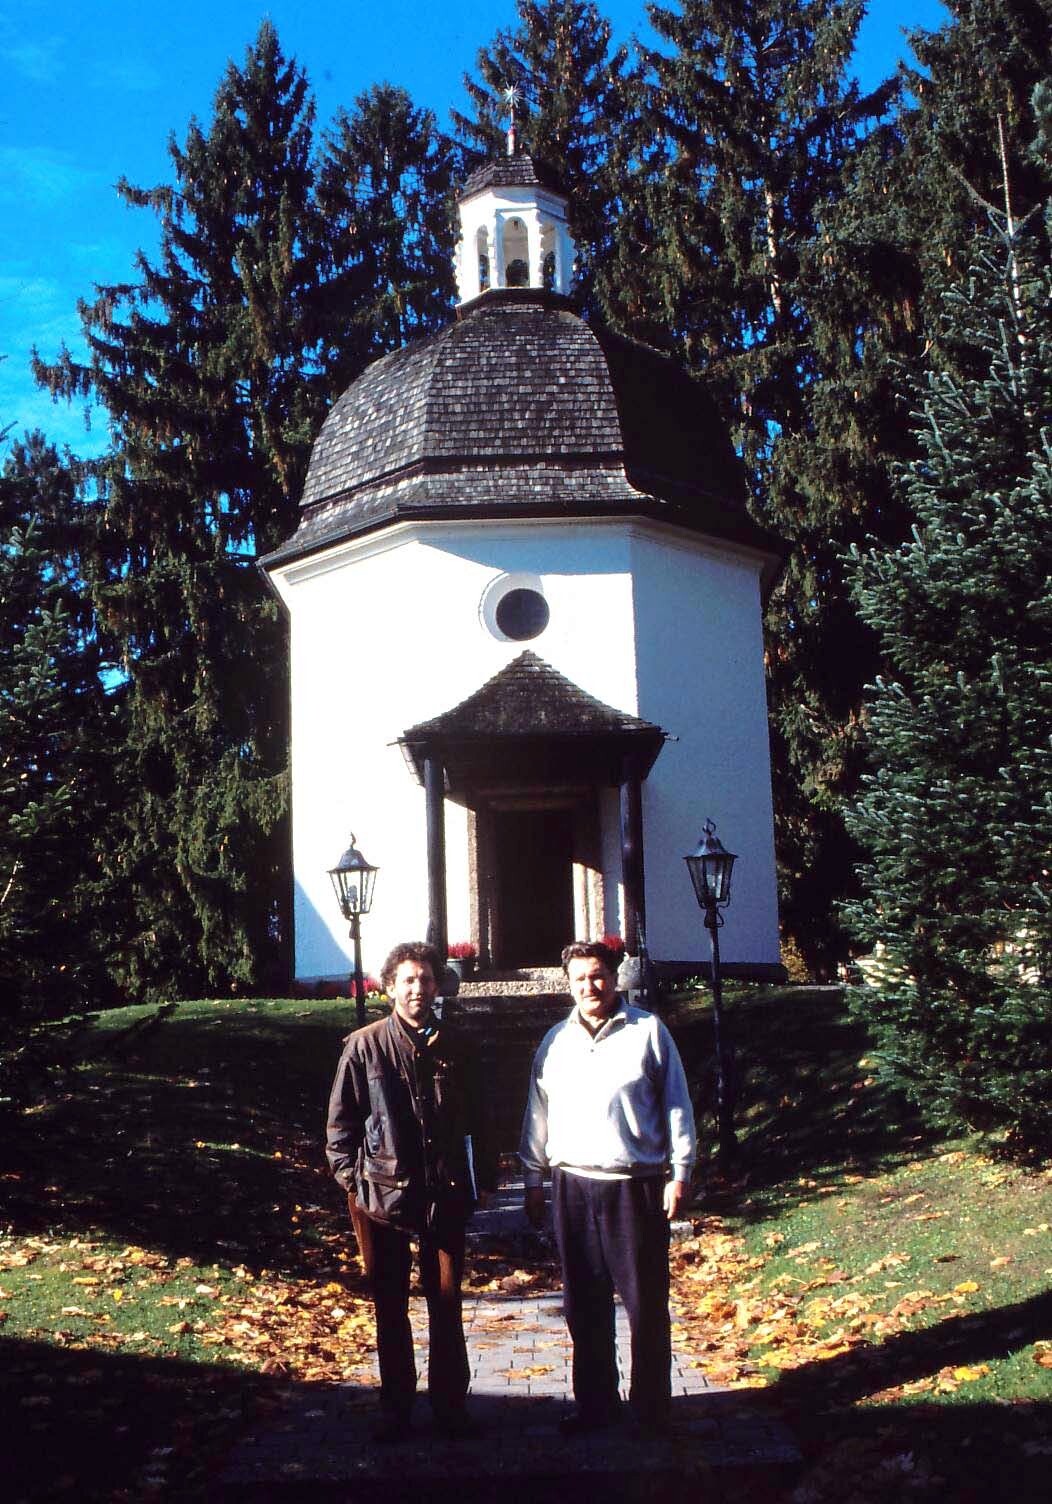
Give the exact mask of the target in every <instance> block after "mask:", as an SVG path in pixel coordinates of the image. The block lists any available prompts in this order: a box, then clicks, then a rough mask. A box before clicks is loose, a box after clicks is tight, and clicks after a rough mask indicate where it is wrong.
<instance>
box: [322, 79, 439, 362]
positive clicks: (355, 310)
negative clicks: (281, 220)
mask: <svg viewBox="0 0 1052 1504" xmlns="http://www.w3.org/2000/svg"><path fill="white" fill-rule="evenodd" d="M455 172H456V153H455V151H454V149H453V146H452V144H451V143H450V142H449V140H448V138H446V137H445V136H443V135H442V134H441V133H440V132H439V130H438V125H437V122H436V120H435V117H434V115H433V114H432V112H431V111H430V110H421V109H417V108H416V107H415V106H414V105H413V102H412V100H411V99H410V97H409V95H408V94H407V93H406V92H405V90H404V89H397V88H395V87H393V86H392V85H391V84H378V85H375V86H374V87H373V88H372V89H369V90H368V91H367V92H366V93H364V94H361V95H359V97H358V99H357V100H356V101H355V104H354V109H353V111H352V112H351V113H350V114H348V112H347V111H346V110H340V111H338V113H337V115H336V118H335V121H334V125H333V128H332V130H331V131H329V132H328V133H327V135H326V151H325V156H324V158H323V160H322V163H321V165H320V168H319V172H318V194H317V196H318V206H319V209H320V212H321V214H322V215H323V216H324V219H325V222H326V227H327V233H328V236H329V241H330V246H329V262H330V265H329V277H328V279H327V284H326V301H327V303H329V304H330V306H331V305H333V304H334V303H337V302H338V303H339V304H341V305H342V306H343V307H344V308H345V309H346V310H347V312H348V316H349V318H350V321H351V324H352V327H353V328H354V330H355V331H356V333H357V338H356V339H354V340H353V341H348V340H347V334H346V333H344V334H343V336H342V346H343V350H344V351H346V352H347V353H349V354H350V355H351V356H352V357H353V359H355V360H356V361H358V362H360V363H364V362H365V361H366V360H368V359H372V358H374V357H376V356H378V355H383V354H386V353H387V352H388V351H390V350H394V349H397V348H398V347H399V346H400V345H403V344H405V343H406V341H407V340H409V339H413V338H419V337H420V336H422V335H425V334H429V333H431V332H432V331H433V330H435V329H437V328H439V327H440V326H441V325H442V324H444V323H446V322H448V320H449V318H450V317H451V315H452V311H453V304H454V301H455V286H454V278H453V245H454V222H455V213H454V188H453V184H454V177H455ZM334 353H335V356H336V359H335V360H333V361H332V362H331V363H330V365H329V369H330V370H331V371H332V374H333V375H334V376H335V375H336V374H340V375H341V376H342V377H346V379H347V380H350V379H351V377H352V376H353V375H356V374H357V371H353V370H347V369H346V366H345V364H344V363H343V362H341V360H340V358H339V357H340V355H341V351H340V350H337V351H336V352H334Z"/></svg>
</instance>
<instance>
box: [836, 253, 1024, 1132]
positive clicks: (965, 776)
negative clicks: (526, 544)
mask: <svg viewBox="0 0 1052 1504" xmlns="http://www.w3.org/2000/svg"><path fill="white" fill-rule="evenodd" d="M992 240H993V236H992V234H991V235H988V237H987V244H986V245H985V246H983V247H982V249H981V252H980V253H979V254H978V255H977V257H976V260H975V263H974V270H973V272H972V274H971V276H970V277H969V278H968V280H967V282H965V283H963V284H958V285H956V286H953V287H951V289H950V290H949V292H948V293H947V295H946V299H945V314H944V319H943V323H942V327H941V329H940V346H941V348H943V349H945V350H946V351H947V358H946V361H945V364H944V365H943V366H942V367H941V368H939V367H937V368H935V369H933V370H932V371H931V373H930V375H929V377H928V381H927V384H926V387H925V389H924V392H923V410H922V414H921V418H922V422H921V426H920V429H919V432H918V439H919V443H920V457H919V458H918V459H917V460H916V461H915V462H914V463H913V464H911V465H910V466H909V467H908V469H907V471H906V473H905V478H904V486H905V492H906V497H907V500H908V503H909V505H910V507H911V509H912V511H913V513H914V515H915V518H916V522H915V529H914V536H913V537H912V539H911V541H909V542H908V543H906V544H904V545H902V546H900V547H898V548H895V549H891V550H886V549H881V548H874V549H872V550H870V551H868V552H863V553H860V554H856V557H855V561H854V566H853V579H854V585H855V590H856V593H857V598H858V604H859V610H860V612H861V614H862V616H863V618H864V619H865V620H866V621H867V622H868V623H869V625H870V626H871V627H872V628H873V629H874V630H875V631H876V632H877V633H879V635H880V639H881V643H882V646H883V649H884V652H885V654H886V657H887V660H888V662H889V664H890V665H891V669H890V672H889V675H888V677H886V678H884V679H882V680H880V681H879V682H878V683H877V685H876V686H875V688H874V689H873V691H872V695H871V700H870V705H869V717H870V723H869V730H868V737H867V740H868V744H869V753H870V760H871V766H872V772H871V773H870V774H869V775H868V777H867V779H866V785H865V792H864V795H863V797H862V799H861V800H860V802H859V803H858V805H857V807H856V808H855V809H854V811H853V813H852V815H851V818H850V826H851V829H852V831H853V832H854V834H855V835H856V837H857V838H858V840H859V841H860V843H861V844H862V845H863V846H864V848H865V850H866V853H867V856H866V861H865V864H864V866H863V869H862V879H863V884H864V897H863V898H862V900H861V901H860V902H858V903H857V904H855V905H853V906H852V908H851V910H850V919H851V922H852V924H853V927H854V929H855V931H856V933H857V934H858V936H859V938H860V939H861V940H862V941H863V942H864V943H866V944H867V945H870V946H872V947H874V952H875V954H874V963H873V967H872V971H871V973H870V976H869V985H868V986H866V987H864V988H861V989H858V991H857V992H856V993H855V996H854V1006H855V1007H856V1008H857V1009H858V1010H859V1011H860V1012H861V1013H862V1014H864V1015H865V1016H866V1018H867V1019H868V1021H869V1023H870V1025H871V1027H872V1028H873V1030H874V1031H875V1033H876V1035H877V1038H878V1040H879V1045H880V1054H881V1057H882V1061H883V1065H884V1069H885V1070H886V1071H887V1073H888V1074H889V1076H890V1077H891V1078H892V1079H894V1080H895V1081H897V1082H898V1083H899V1084H901V1085H902V1086H904V1087H905V1089H906V1090H907V1092H908V1093H909V1094H910V1095H911V1096H912V1097H913V1099H914V1100H915V1101H916V1102H917V1103H918V1105H919V1106H920V1107H921V1108H922V1110H923V1111H924V1112H926V1113H927V1114H928V1115H929V1116H930V1117H931V1118H932V1119H933V1120H934V1121H936V1122H938V1123H943V1124H950V1125H953V1126H957V1127H959V1126H960V1125H962V1124H965V1125H969V1126H973V1127H979V1128H983V1129H999V1130H1005V1131H1007V1132H1008V1133H1009V1135H1010V1136H1012V1137H1014V1138H1015V1139H1016V1140H1017V1141H1018V1142H1020V1143H1043V1144H1045V1145H1047V1143H1048V1141H1049V1137H1050V1134H1052V1002H1050V998H1052V989H1050V983H1052V879H1050V874H1049V852H1050V851H1052V755H1050V744H1049V735H1048V730H1049V726H1050V725H1052V652H1050V649H1052V585H1050V581H1052V444H1050V437H1052V435H1050V430H1049V427H1048V418H1049V413H1050V411H1052V319H1050V315H1049V308H1050V306H1052V305H1050V296H1052V276H1050V274H1049V271H1048V269H1047V266H1044V265H1042V264H1041V263H1040V260H1035V258H1034V256H1033V252H1032V249H1031V248H1029V247H1028V246H1027V245H1026V244H1025V242H1024V240H1023V237H1022V236H1021V235H1020V233H1019V232H1018V231H1017V232H1016V233H1015V234H1012V233H1009V232H1008V231H1007V230H1005V232H1004V235H1003V245H1002V246H1001V247H1000V248H998V247H997V246H996V245H994V244H991V243H990V242H991V241H992ZM964 372H967V373H968V374H966V375H965V374H959V373H964Z"/></svg>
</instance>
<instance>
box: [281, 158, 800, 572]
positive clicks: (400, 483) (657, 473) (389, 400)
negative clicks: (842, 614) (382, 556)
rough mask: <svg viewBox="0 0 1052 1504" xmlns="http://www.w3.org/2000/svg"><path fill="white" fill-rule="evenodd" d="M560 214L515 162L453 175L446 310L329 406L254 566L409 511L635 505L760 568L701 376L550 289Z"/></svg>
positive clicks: (533, 513)
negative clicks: (282, 535) (291, 522)
mask: <svg viewBox="0 0 1052 1504" xmlns="http://www.w3.org/2000/svg"><path fill="white" fill-rule="evenodd" d="M565 211H566V195H565V194H564V193H563V192H562V190H561V189H560V188H559V187H558V184H557V181H556V179H555V178H554V175H553V174H551V173H550V171H549V170H548V169H547V168H545V167H544V166H543V165H542V164H539V163H537V162H535V161H534V160H533V159H532V158H530V157H528V156H523V155H512V156H509V157H506V158H502V159H500V160H497V161H494V162H490V163H487V164H485V165H484V166H483V167H481V168H479V169H478V170H477V171H476V172H475V173H473V174H472V175H471V177H469V178H468V180H467V183H466V184H465V187H464V190H463V192H462V193H461V196H460V215H461V238H460V241H459V243H458V247H457V274H458V281H459V283H460V287H461V298H462V301H461V304H460V306H459V307H458V309H457V317H456V319H455V321H454V322H453V323H451V324H450V325H448V326H447V327H446V328H445V329H443V330H441V331H440V332H439V333H438V334H435V335H432V336H431V337H430V338H428V339H424V340H421V341H418V342H417V343H415V344H411V345H407V346H405V347H404V348H403V349H401V350H396V351H394V352H393V353H392V354H390V355H386V356H383V357H382V358H381V359H379V360H377V361H376V362H375V363H374V364H373V365H371V366H370V367H369V368H368V369H367V370H366V371H364V372H363V374H362V375H361V376H359V377H358V379H357V380H356V381H354V382H353V383H352V385H351V386H350V387H348V389H347V391H346V392H344V394H343V396H342V397H340V399H339V400H338V401H337V402H336V403H335V405H334V406H333V408H332V410H331V411H330V413H329V415H328V417H327V418H326V420H325V422H324V424H323V425H322V428H321V432H320V433H319V435H318V438H317V440H316V442H315V445H314V449H313V452H312V455H311V460H310V466H309V469H308V473H307V480H306V485H305V487H304V491H303V496H302V499H301V503H300V509H301V510H300V519H301V520H300V525H299V527H298V528H297V530H296V532H295V534H294V535H293V536H292V538H290V539H289V540H288V541H287V542H286V543H285V544H283V545H282V546H281V547H280V548H279V549H278V550H276V552H274V553H272V554H270V555H269V556H268V557H267V558H266V559H264V560H262V561H261V562H262V563H263V564H264V566H265V567H266V568H268V569H269V568H273V567H275V566H276V565H278V564H281V563H285V562H287V561H289V560H291V559H293V558H297V557H300V556H302V555H305V554H308V553H313V552H315V551H317V550H319V549H322V548H326V547H330V546H331V545H333V544H335V543H339V542H342V541H343V540H345V539H347V538H351V537H355V536H357V535H359V534H362V533H366V532H371V531H374V530H376V529H378V528H381V527H384V526H386V525H388V524H391V523H394V522H404V521H407V520H421V521H423V520H436V519H443V520H447V519H448V520H453V519H458V520H466V519H477V520H480V521H481V520H484V519H487V518H488V519H499V518H507V517H513V518H530V517H534V518H543V517H581V518H588V517H600V516H622V517H624V516H640V517H649V518H657V519H661V520H664V521H667V522H669V523H674V524H675V525H677V526H679V527H684V528H688V529H690V530H692V531H694V532H697V533H700V534H704V535H707V536H711V537H714V538H718V539H724V540H728V541H732V542H738V543H741V544H744V545H746V546H749V547H752V548H755V549H757V550H759V551H760V552H762V553H764V554H766V555H767V556H768V559H769V565H768V568H767V574H768V577H770V574H771V571H772V569H773V567H774V562H775V557H776V555H777V552H778V544H777V542H776V540H774V539H773V538H772V537H771V535H770V534H768V533H767V532H765V531H764V530H763V529H761V528H760V527H758V526H757V525H756V524H755V523H754V522H753V521H752V519H751V518H750V517H749V515H748V512H747V510H746V504H745V482H744V472H743V469H742V466H741V463H740V461H739V459H738V457H737V455H736V454H735V452H734V449H733V446H732V445H731V442H730V438H729V435H728V433H727V430H726V428H725V426H724V424H723V422H722V420H721V418H720V416H719V414H718V412H717V410H716V407H715V404H714V402H713V401H712V399H711V397H710V396H709V395H708V393H707V392H706V391H705V389H704V387H703V386H702V385H701V384H700V383H699V382H697V381H695V380H693V379H692V378H691V377H689V376H688V375H687V374H686V372H684V371H683V369H682V368H681V367H680V366H679V365H677V363H676V362H675V361H673V360H671V359H670V358H668V357H667V356H664V355H661V354H659V353H658V352H657V351H656V350H653V349H650V348H649V347H647V346H645V345H641V344H637V343H634V342H632V341H629V340H626V339H623V338H621V337H619V336H617V335H614V334H612V333H610V332H609V331H604V330H599V329H594V328H592V327H591V326H590V325H588V324H586V323H585V322H584V320H583V319H581V318H579V317H578V316H577V314H576V313H574V311H573V308H572V306H571V304H570V301H569V299H568V297H566V296H564V295H563V294H564V293H565V292H566V291H567V290H568V289H569V285H570V279H571V278H572V269H573V241H572V238H571V237H570V234H569V230H568V226H567V221H566V215H565ZM519 276H523V277H524V278H525V285H523V284H522V282H518V281H514V280H513V279H514V278H516V277H519Z"/></svg>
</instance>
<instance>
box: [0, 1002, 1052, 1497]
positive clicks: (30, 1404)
mask: <svg viewBox="0 0 1052 1504" xmlns="http://www.w3.org/2000/svg"><path fill="white" fill-rule="evenodd" d="M728 1020H729V1026H730V1030H731V1033H732V1035H733V1037H734V1039H735V1042H736V1045H737V1049H738V1057H739V1067H740V1074H741V1082H742V1085H741V1095H740V1102H739V1109H738V1123H739V1126H740V1130H741V1134H740V1136H741V1153H740V1156H739V1159H738V1161H737V1163H736V1165H735V1167H734V1169H733V1171H732V1172H731V1173H730V1174H728V1175H727V1176H721V1175H720V1174H718V1173H717V1171H716V1169H715V1167H714V1166H712V1165H711V1164H710V1165H708V1166H706V1167H705V1169H704V1171H703V1176H702V1183H701V1187H700V1194H699V1199H698V1203H697V1206H696V1208H695V1236H694V1237H692V1238H691V1239H689V1240H688V1241H687V1242H686V1243H684V1244H682V1245H681V1246H680V1247H679V1249H678V1250H677V1252H676V1254H675V1256H674V1285H675V1296H674V1304H675V1319H676V1335H677V1341H679V1342H681V1343H683V1344H684V1345H685V1346H688V1347H689V1349H690V1351H692V1352H693V1353H695V1354H696V1355H697V1359H698V1361H699V1362H701V1363H702V1364H703V1365H704V1366H705V1367H706V1369H707V1370H709V1371H710V1372H711V1374H712V1377H713V1378H714V1380H716V1381H718V1382H722V1383H726V1384H730V1385H733V1386H736V1387H740V1388H741V1389H742V1390H743V1391H745V1390H747V1391H749V1393H748V1401H749V1403H750V1404H751V1405H761V1406H765V1405H771V1406H773V1407H775V1408H776V1409H777V1410H778V1411H779V1412H780V1413H781V1414H782V1415H784V1416H785V1417H786V1419H787V1420H788V1421H789V1423H790V1425H791V1426H792V1428H793V1430H794V1431H795V1433H796V1434H797V1436H798V1438H799V1439H800V1442H801V1445H802V1447H803V1450H804V1453H805V1464H804V1467H803V1469H802V1471H801V1474H800V1476H799V1477H798V1478H796V1479H794V1480H792V1482H791V1483H790V1484H788V1485H787V1488H786V1490H785V1492H784V1494H783V1495H780V1496H779V1497H784V1498H785V1499H786V1500H792V1501H793V1504H817V1501H826V1500H828V1501H830V1504H850V1501H852V1500H856V1499H857V1500H865V1501H870V1500H881V1501H885V1500H886V1501H888V1504H891V1501H893V1500H894V1501H896V1504H897V1501H899V1500H902V1499H904V1498H908V1499H919V1500H940V1501H941V1500H950V1501H954V1504H956V1501H962V1504H965V1501H968V1500H971V1499H975V1500H980V1499H982V1500H984V1501H989V1500H991V1499H1000V1498H1006V1499H1012V1500H1013V1504H1038V1501H1040V1504H1046V1501H1047V1499H1048V1497H1049V1494H1050V1490H1049V1487H1048V1482H1047V1480H1048V1478H1049V1476H1050V1475H1052V1425H1050V1414H1052V1321H1050V1314H1052V1307H1050V1297H1049V1295H1048V1291H1049V1275H1050V1272H1052V1231H1050V1227H1052V1177H1050V1174H1049V1172H1048V1171H1047V1170H1044V1171H1043V1170H1040V1169H1031V1170H1022V1169H1019V1168H1017V1167H1013V1166H1012V1165H1010V1164H1009V1163H1007V1162H1002V1161H1001V1160H999V1159H998V1158H997V1157H996V1156H995V1155H994V1153H993V1152H992V1151H991V1150H990V1149H989V1148H985V1149H984V1148H983V1147H982V1146H980V1145H978V1144H976V1143H972V1142H955V1143H949V1142H941V1141H938V1140H936V1139H933V1138H932V1137H930V1136H929V1135H926V1134H925V1133H924V1132H923V1131H922V1130H921V1129H920V1127H919V1126H918V1124H917V1123H916V1122H915V1121H913V1120H911V1118H910V1116H909V1114H908V1113H906V1112H905V1111H904V1110H903V1109H902V1107H901V1105H900V1104H898V1103H896V1102H895V1101H894V1099H893V1098H891V1097H889V1096H888V1094H887V1093H885V1092H884V1091H883V1090H882V1088H881V1087H880V1085H879V1084H878V1082H877V1081H876V1079H875V1078H874V1075H873V1073H872V1070H871V1066H870V1065H869V1064H868V1063H867V1062H868V1056H867V1053H866V1049H867V1042H866V1039H865V1036H864V1034H863V1033H862V1031H861V1030H860V1029H859V1028H858V1026H857V1025H855V1024H853V1023H851V1022H850V1021H848V1020H846V1019H845V1017H844V1015H843V1012H842V1008H841V1005H840V1000H839V996H838V994H836V993H835V992H834V991H831V990H823V989H813V990H807V989H785V990H783V991H777V990H774V989H756V990H752V991H750V990H747V989H738V990H735V991H732V993H731V996H730V998H729V1002H728ZM670 1021H671V1023H672V1025H673V1028H674V1029H675V1030H676V1032H677V1034H678V1036H679V1038H680V1041H681V1047H682V1049H683V1052H684V1056H685V1059H686V1060H687V1062H688V1070H689V1073H690V1074H691V1076H692V1079H694V1080H695V1081H696V1082H697V1086H698V1097H699V1104H700V1105H701V1111H702V1116H703V1117H704V1102H705V1099H706V1093H707V1091H708V1089H709V1065H708V1061H709V1051H710V1040H709V1016H708V1008H707V1003H706V1001H705V999H704V995H703V994H698V995H684V997H683V998H682V999H680V1000H679V1001H678V1002H677V1003H676V1004H675V1005H674V1006H673V1008H672V1010H671V1012H670ZM352 1022H353V1008H352V1005H350V1004H348V1003H347V1002H346V1001H333V1002H303V1001H298V1000H297V1001H289V1000H279V1001H258V1000H256V1001H233V1002H231V1001H227V1002H222V1001H220V1002H198V1003H183V1004H180V1005H178V1006H175V1007H171V1006H169V1007H167V1008H128V1009H121V1010H117V1011H115V1012H113V1013H107V1014H104V1015H100V1016H99V1017H98V1018H97V1019H96V1020H95V1021H94V1022H93V1023H92V1024H91V1026H90V1028H89V1029H88V1030H86V1031H85V1032H84V1034H83V1035H82V1036H81V1037H80V1038H79V1040H78V1041H77V1046H76V1050H77V1053H76V1059H75V1060H74V1061H71V1063H70V1066H69V1069H68V1071H67V1073H66V1075H65V1077H64V1079H62V1080H60V1082H59V1084H58V1085H57V1086H54V1087H52V1088H51V1090H50V1092H49V1094H48V1096H47V1099H46V1100H44V1101H41V1102H40V1103H39V1104H38V1105H36V1106H34V1107H32V1108H30V1109H29V1110H28V1111H23V1112H19V1113H18V1114H9V1115H8V1120H7V1121H6V1122H5V1123H4V1124H3V1125H2V1128H3V1151H2V1152H3V1164H2V1168H0V1194H2V1211H0V1322H2V1324H0V1335H2V1338H3V1345H4V1355H5V1360H6V1361H5V1364H4V1366H3V1369H2V1372H0V1399H2V1403H3V1406H4V1412H5V1414H6V1415H8V1416H9V1417H10V1416H14V1417H15V1418H16V1425H15V1427H14V1430H15V1433H16V1440H15V1445H14V1446H13V1447H10V1446H9V1448H8V1453H7V1457H6V1459H5V1460H6V1463H7V1466H6V1469H5V1488H6V1494H5V1496H6V1497H10V1498H11V1499H12V1500H16V1501H17V1500H19V1499H27V1500H28V1499H32V1500H34V1501H35V1500H37V1499H49V1498H54V1499H66V1498H77V1499H78V1500H93V1499H100V1500H101V1499H106V1500H115V1501H120V1500H127V1501H129V1504H130V1501H132V1500H136V1501H137V1500H141V1499H145V1498H150V1497H156V1498H166V1499H171V1498H180V1499H184V1498H185V1499H191V1498H193V1497H194V1496H195V1494H197V1493H199V1492H200V1491H201V1489H202V1488H203V1486H204V1484H205V1481H206V1480H207V1477H208V1472H209V1465H210V1461H211V1459H212V1458H214V1457H215V1456H217V1455H220V1454H221V1452H222V1450H223V1449H224V1447H225V1446H226V1445H227V1443H228V1442H229V1441H230V1440H231V1439H232V1437H233V1436H234V1435H235V1434H236V1433H237V1432H238V1431H239V1430H240V1429H241V1428H242V1427H243V1426H244V1424H245V1423H246V1420H248V1419H250V1418H255V1417H258V1416H259V1415H260V1414H261V1413H264V1414H265V1413H266V1411H267V1409H268V1407H273V1406H275V1405H276V1404H277V1403H278V1402H279V1401H280V1399H281V1398H282V1396H283V1394H284V1393H285V1392H286V1391H287V1390H288V1389H289V1388H290V1386H293V1385H298V1384H310V1383H313V1382H319V1381H329V1380H336V1379H352V1380H353V1379H357V1378H361V1377H362V1376H363V1374H364V1373H365V1372H367V1371H368V1370H369V1369H370V1368H371V1352H370V1344H371V1327H370V1322H369V1319H368V1308H367V1303H366V1301H365V1299H364V1292H363V1290H362V1287H361V1283H360V1279H359V1275H358V1272H357V1268H356V1265H355V1262H354V1260H353V1258H352V1257H351V1256H350V1255H349V1252H348V1247H347V1241H346V1238H345V1233H344V1226H345V1218H344V1216H343V1211H342V1207H341V1204H340V1197H339V1194H338V1192H337V1191H336V1188H335V1186H334V1185H333V1183H332V1181H331V1180H330V1178H329V1176H328V1174H327V1171H326V1169H325V1166H324V1161H323V1157H322V1152H321V1139H322V1129H323V1119H324V1105H325V1098H326V1093H327V1090H328V1085H329V1081H330V1079H331V1075H332V1070H333V1066H334V1063H335V1059H336V1055H337V1052H338V1048H339V1041H340V1038H341V1036H342V1034H343V1033H345V1032H346V1030H347V1029H348V1028H349V1027H350V1026H351V1024H352ZM706 1126H707V1125H706V1124H705V1123H704V1122H703V1129H704V1128H705V1127H706ZM507 1273H508V1270H507V1267H506V1266H504V1267H501V1266H500V1264H499V1261H496V1260H491V1261H490V1262H486V1261H483V1260H481V1259H480V1260H477V1261H476V1262H475V1264H474V1265H473V1266H472V1267H471V1269H470V1270H469V1275H468V1278H469V1281H470V1282H471V1283H472V1284H473V1285H474V1286H476V1287H483V1286H485V1285H487V1284H489V1283H491V1282H492V1281H494V1280H497V1279H500V1278H501V1277H502V1276H506V1275H507Z"/></svg>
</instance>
